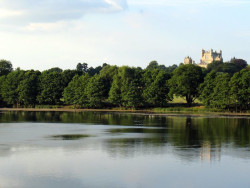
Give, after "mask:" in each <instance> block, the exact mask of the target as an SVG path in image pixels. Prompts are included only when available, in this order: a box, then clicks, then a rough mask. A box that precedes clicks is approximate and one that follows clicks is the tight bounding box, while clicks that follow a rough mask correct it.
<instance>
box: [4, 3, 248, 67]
mask: <svg viewBox="0 0 250 188" xmlns="http://www.w3.org/2000/svg"><path fill="white" fill-rule="evenodd" d="M249 18H250V0H36V1H34V0H18V1H16V0H0V59H6V60H9V61H11V62H12V64H13V67H14V68H17V67H20V68H21V69H24V70H28V69H35V70H41V71H42V70H46V69H49V68H52V67H60V68H62V69H74V68H75V67H76V65H77V63H79V62H81V63H83V62H86V63H88V65H89V67H90V66H93V67H96V66H99V65H102V64H103V63H108V64H111V65H118V66H122V65H129V66H135V67H137V66H140V67H142V68H144V67H146V66H147V65H148V64H149V62H151V61H153V60H156V61H157V62H158V63H159V64H164V65H166V66H170V65H173V64H179V63H181V62H183V60H184V58H185V56H188V55H189V56H191V57H192V58H193V60H195V61H196V62H197V63H198V62H199V61H200V58H201V49H205V50H210V49H211V48H213V49H214V50H217V51H219V50H222V56H223V58H224V61H229V60H230V59H231V58H232V57H236V58H241V59H244V60H246V61H247V62H248V63H249V62H250V19H249Z"/></svg>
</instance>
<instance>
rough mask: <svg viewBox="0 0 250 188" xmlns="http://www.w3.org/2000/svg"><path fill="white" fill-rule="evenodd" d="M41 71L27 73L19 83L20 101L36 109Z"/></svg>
mask: <svg viewBox="0 0 250 188" xmlns="http://www.w3.org/2000/svg"><path fill="white" fill-rule="evenodd" d="M40 74H41V73H40V72H39V71H34V70H30V71H27V72H25V74H24V75H23V76H24V78H23V80H22V81H21V82H20V83H19V85H18V88H17V91H18V99H19V102H20V104H22V105H25V106H32V107H34V106H35V104H36V98H37V95H38V85H39V83H38V80H39V76H40Z"/></svg>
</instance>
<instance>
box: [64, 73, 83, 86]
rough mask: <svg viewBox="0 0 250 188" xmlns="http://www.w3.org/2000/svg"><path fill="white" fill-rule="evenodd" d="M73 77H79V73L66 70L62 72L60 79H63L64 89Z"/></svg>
mask: <svg viewBox="0 0 250 188" xmlns="http://www.w3.org/2000/svg"><path fill="white" fill-rule="evenodd" d="M75 75H79V72H78V71H76V70H70V69H67V70H64V71H63V72H62V79H63V85H64V87H67V85H68V84H69V83H70V82H71V80H72V79H73V77H74V76H75Z"/></svg>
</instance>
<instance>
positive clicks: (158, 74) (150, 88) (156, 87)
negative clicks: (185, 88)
mask: <svg viewBox="0 0 250 188" xmlns="http://www.w3.org/2000/svg"><path fill="white" fill-rule="evenodd" d="M169 78H170V75H169V74H167V73H166V72H165V71H163V70H159V69H154V70H146V71H145V73H144V74H143V81H144V89H143V94H142V96H143V98H144V100H145V102H146V104H147V105H149V106H165V105H166V104H167V101H168V100H170V98H169V97H168V92H169V87H168V84H167V80H168V79H169Z"/></svg>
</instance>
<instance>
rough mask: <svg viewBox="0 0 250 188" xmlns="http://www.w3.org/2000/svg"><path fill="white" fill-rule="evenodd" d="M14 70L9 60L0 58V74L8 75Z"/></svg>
mask: <svg viewBox="0 0 250 188" xmlns="http://www.w3.org/2000/svg"><path fill="white" fill-rule="evenodd" d="M12 70H13V68H12V64H11V62H10V61H7V60H4V59H2V60H0V76H3V75H7V74H9V73H10V72H11V71H12Z"/></svg>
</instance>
